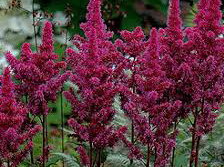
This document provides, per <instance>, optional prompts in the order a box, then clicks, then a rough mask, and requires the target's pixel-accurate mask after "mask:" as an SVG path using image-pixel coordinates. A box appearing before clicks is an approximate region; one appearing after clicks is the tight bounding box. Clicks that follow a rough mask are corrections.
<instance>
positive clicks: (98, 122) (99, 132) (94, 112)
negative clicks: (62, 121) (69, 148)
mask: <svg viewBox="0 0 224 167" xmlns="http://www.w3.org/2000/svg"><path fill="white" fill-rule="evenodd" d="M100 8H101V0H90V2H89V5H88V14H87V16H86V19H87V21H86V23H82V24H81V28H82V29H83V31H84V34H85V38H82V37H80V36H75V37H74V38H73V42H74V44H75V45H76V47H77V48H78V51H75V50H73V49H71V48H69V49H68V50H67V55H68V56H67V61H68V65H69V66H70V67H71V69H72V72H73V74H72V75H71V77H70V80H71V81H72V82H73V83H74V84H76V85H77V86H78V88H79V89H78V91H77V94H78V95H77V94H76V93H75V92H74V90H73V89H72V88H71V89H70V90H69V91H65V92H64V95H65V97H66V98H67V100H68V101H69V102H70V103H71V105H72V109H73V116H72V118H71V119H70V120H69V121H68V123H69V126H71V127H72V128H73V130H74V133H75V137H76V138H77V139H78V141H79V142H80V144H84V143H87V144H88V145H89V150H90V151H89V154H88V157H89V158H86V156H85V154H84V151H85V149H84V148H83V147H82V149H81V150H80V148H79V153H80V157H81V159H82V163H83V165H86V166H90V167H92V166H94V161H93V156H94V155H93V150H96V154H97V156H96V158H97V160H96V163H97V165H98V166H99V165H100V163H101V155H102V151H103V150H104V149H105V148H108V147H113V146H114V145H115V144H116V142H117V141H118V140H119V138H120V137H121V136H122V135H123V133H120V132H121V129H120V128H118V129H117V128H115V127H114V126H113V125H111V121H112V120H113V117H114V114H115V110H114V109H113V102H114V97H115V95H116V94H117V92H118V88H117V86H116V84H115V82H114V78H115V77H117V76H118V75H117V74H118V73H119V71H120V69H118V63H119V60H121V58H122V57H121V54H120V53H119V52H118V51H117V50H116V47H115V45H114V44H113V43H112V42H111V41H110V38H111V37H112V33H110V32H108V31H107V30H106V25H105V24H104V22H103V20H102V18H101V10H100ZM77 60H78V61H77ZM85 152H86V151H85ZM84 157H85V158H84ZM87 159H89V162H88V163H87V161H86V160H87Z"/></svg>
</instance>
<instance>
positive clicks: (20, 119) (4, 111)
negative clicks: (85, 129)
mask: <svg viewBox="0 0 224 167" xmlns="http://www.w3.org/2000/svg"><path fill="white" fill-rule="evenodd" d="M0 82H1V84H2V85H1V88H0V134H1V135H0V166H2V167H4V166H5V165H4V163H5V164H8V165H9V166H10V167H17V166H19V164H20V163H21V162H22V160H23V159H25V158H26V156H27V154H28V153H29V151H30V150H31V149H32V147H33V142H32V138H33V137H34V135H35V134H36V133H37V132H38V131H40V129H41V127H40V126H38V125H36V126H34V127H31V126H26V128H24V123H25V118H26V114H27V112H28V109H27V108H26V107H25V106H24V105H22V104H21V103H19V102H18V101H17V99H16V95H15V88H14V84H13V82H12V80H11V77H10V70H9V68H8V67H7V68H6V69H5V70H4V73H3V76H2V78H1V81H0Z"/></svg>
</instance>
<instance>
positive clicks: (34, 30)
mask: <svg viewBox="0 0 224 167" xmlns="http://www.w3.org/2000/svg"><path fill="white" fill-rule="evenodd" d="M34 12H35V11H34V0H33V2H32V16H33V32H34V40H35V47H36V51H37V52H38V46H37V31H36V23H35V13H34Z"/></svg>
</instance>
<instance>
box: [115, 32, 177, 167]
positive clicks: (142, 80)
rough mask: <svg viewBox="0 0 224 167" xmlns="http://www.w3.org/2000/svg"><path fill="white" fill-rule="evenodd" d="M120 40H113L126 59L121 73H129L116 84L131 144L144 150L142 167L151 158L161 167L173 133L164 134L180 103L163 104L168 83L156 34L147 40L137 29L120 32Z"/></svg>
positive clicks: (170, 124)
mask: <svg viewBox="0 0 224 167" xmlns="http://www.w3.org/2000/svg"><path fill="white" fill-rule="evenodd" d="M121 36H122V38H123V41H121V40H117V41H116V44H117V45H118V46H119V47H120V49H121V50H122V52H123V53H124V56H125V57H126V58H127V59H128V60H127V62H128V63H127V65H126V67H125V70H129V74H128V73H127V74H126V77H124V78H123V79H122V80H121V82H120V84H121V85H123V87H121V88H122V89H121V102H122V108H123V110H124V111H125V113H126V115H127V116H128V117H129V118H130V119H131V121H132V127H131V140H132V143H133V144H137V143H138V142H140V143H141V144H143V146H146V147H147V150H148V151H147V154H146V158H145V160H146V166H150V160H151V156H152V155H154V156H155V163H154V165H155V166H164V165H166V164H167V163H168V161H169V158H170V154H171V150H172V148H173V147H174V146H175V140H174V139H175V133H173V134H169V135H168V130H169V128H170V127H171V126H172V124H173V119H174V118H175V116H176V112H177V111H178V109H179V108H180V106H181V102H180V101H179V100H177V101H173V102H172V103H169V102H166V101H164V100H163V94H164V91H165V90H166V89H168V88H169V87H170V85H171V83H170V82H169V80H168V79H167V78H166V75H165V72H164V71H162V68H161V66H160V61H161V60H160V58H159V43H158V32H157V30H156V29H155V28H153V29H152V30H151V36H150V38H149V40H146V37H145V36H144V33H143V32H142V30H141V29H140V28H136V29H135V30H134V31H133V32H128V31H122V32H121ZM140 46H141V47H140ZM131 158H132V157H131ZM131 163H132V161H131Z"/></svg>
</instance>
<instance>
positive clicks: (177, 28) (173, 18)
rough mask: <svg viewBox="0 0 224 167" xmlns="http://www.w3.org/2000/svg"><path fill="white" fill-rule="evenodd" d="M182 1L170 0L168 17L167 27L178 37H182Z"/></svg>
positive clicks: (171, 33)
mask: <svg viewBox="0 0 224 167" xmlns="http://www.w3.org/2000/svg"><path fill="white" fill-rule="evenodd" d="M179 6H180V1H179V0H170V4H169V14H168V19H167V29H168V30H169V31H168V32H169V33H170V34H169V35H173V36H175V37H176V39H177V40H178V39H182V33H181V28H182V20H181V18H180V7H179Z"/></svg>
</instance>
